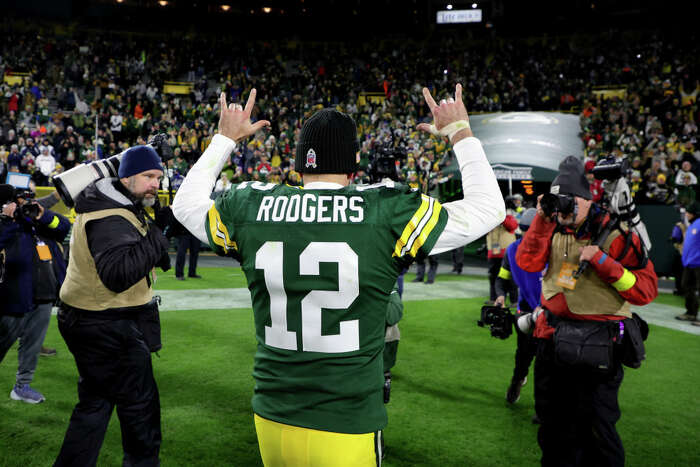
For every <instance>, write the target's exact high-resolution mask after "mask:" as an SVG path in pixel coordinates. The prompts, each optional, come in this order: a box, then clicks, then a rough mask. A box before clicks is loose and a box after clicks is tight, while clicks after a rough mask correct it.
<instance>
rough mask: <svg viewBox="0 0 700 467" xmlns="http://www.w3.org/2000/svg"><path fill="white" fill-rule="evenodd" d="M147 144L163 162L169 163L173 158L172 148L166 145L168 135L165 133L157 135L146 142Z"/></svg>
mask: <svg viewBox="0 0 700 467" xmlns="http://www.w3.org/2000/svg"><path fill="white" fill-rule="evenodd" d="M148 144H149V145H150V146H152V147H153V149H155V150H156V152H157V153H158V155H159V156H160V158H161V159H163V161H164V162H167V161H169V160H170V159H172V158H174V157H175V155H174V154H173V148H171V147H170V144H168V135H167V134H165V133H158V134H157V135H155V136H153V137H152V138H151V139H149V140H148Z"/></svg>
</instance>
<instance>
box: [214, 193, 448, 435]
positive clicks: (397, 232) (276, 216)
mask: <svg viewBox="0 0 700 467" xmlns="http://www.w3.org/2000/svg"><path fill="white" fill-rule="evenodd" d="M312 186H313V185H312ZM446 222H447V212H446V211H445V210H444V209H442V206H441V205H440V203H439V202H438V201H437V200H435V199H433V198H430V197H428V196H425V195H422V194H420V193H419V192H418V191H415V190H411V189H410V188H409V187H407V186H405V185H400V184H393V183H388V184H377V185H370V186H348V187H339V188H337V189H302V188H299V187H291V186H288V185H274V184H265V183H260V182H245V183H242V184H240V185H236V186H234V187H233V188H232V189H231V190H229V191H228V192H227V193H226V194H225V195H222V196H220V197H219V198H217V200H216V203H215V204H214V205H213V206H212V207H211V209H210V210H209V213H208V216H207V219H206V226H205V229H206V231H207V236H208V238H209V242H210V244H211V246H212V248H213V249H214V250H215V251H216V252H217V253H218V254H222V255H230V256H234V257H236V258H237V259H239V260H240V262H241V266H242V269H243V271H244V273H245V275H246V278H247V280H248V288H249V289H250V292H251V297H252V302H253V310H254V314H255V328H256V338H257V342H258V346H257V352H256V354H255V366H254V370H253V376H254V377H255V381H256V385H255V391H254V396H253V410H254V412H255V413H256V414H257V415H259V416H260V417H262V418H264V419H267V420H271V421H274V422H277V423H281V424H285V425H292V426H297V427H304V428H310V429H313V430H321V431H327V432H335V433H351V434H363V433H371V432H376V431H378V430H380V429H382V428H383V427H384V426H385V425H386V423H387V416H386V410H385V408H384V404H383V400H382V385H383V382H384V378H383V365H382V350H383V347H384V332H385V322H386V309H387V301H388V300H389V296H390V293H391V291H392V288H393V286H394V283H395V282H396V278H397V276H398V275H399V273H400V271H401V269H402V268H403V267H404V266H406V265H407V264H409V263H410V262H411V261H412V260H413V259H414V258H415V257H419V258H420V257H424V256H427V254H428V253H429V252H430V251H431V249H432V248H433V245H434V244H435V242H436V240H437V238H438V237H439V235H440V233H441V232H442V231H443V229H444V227H445V223H446Z"/></svg>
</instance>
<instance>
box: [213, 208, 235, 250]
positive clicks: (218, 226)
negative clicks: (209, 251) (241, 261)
mask: <svg viewBox="0 0 700 467" xmlns="http://www.w3.org/2000/svg"><path fill="white" fill-rule="evenodd" d="M208 218H209V233H210V234H211V239H212V241H213V242H214V243H215V244H216V245H218V246H220V247H221V248H223V250H224V251H228V250H231V249H233V250H238V245H236V242H234V241H232V240H231V238H230V237H229V234H228V229H227V228H226V226H225V225H224V223H223V222H221V216H220V215H219V211H217V210H216V205H214V204H212V206H211V208H209V213H208Z"/></svg>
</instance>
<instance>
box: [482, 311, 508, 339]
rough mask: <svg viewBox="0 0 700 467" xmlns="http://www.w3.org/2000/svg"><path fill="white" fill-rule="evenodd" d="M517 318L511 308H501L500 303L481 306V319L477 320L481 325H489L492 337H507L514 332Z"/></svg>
mask: <svg viewBox="0 0 700 467" xmlns="http://www.w3.org/2000/svg"><path fill="white" fill-rule="evenodd" d="M514 322H515V318H514V317H513V313H511V311H510V308H501V307H500V306H498V305H486V306H483V307H481V319H480V320H479V321H477V322H476V324H477V325H478V326H479V327H482V328H483V327H486V326H488V327H489V330H490V331H491V336H492V337H498V338H499V339H507V338H508V337H510V335H511V334H513V323H514Z"/></svg>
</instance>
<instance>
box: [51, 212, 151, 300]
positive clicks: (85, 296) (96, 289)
mask: <svg viewBox="0 0 700 467" xmlns="http://www.w3.org/2000/svg"><path fill="white" fill-rule="evenodd" d="M114 215H117V216H122V217H123V218H125V219H126V220H128V221H129V222H131V223H132V224H133V225H134V227H136V229H137V230H138V231H139V233H140V234H141V235H142V236H146V233H147V232H148V230H147V229H148V227H147V226H145V225H143V224H141V222H140V221H139V219H138V218H137V217H136V215H135V214H134V213H133V212H131V211H129V210H128V209H123V208H116V209H104V210H102V211H94V212H90V213H87V214H78V216H77V217H76V218H75V223H74V224H73V233H72V234H71V239H70V253H69V256H70V258H69V261H68V271H67V273H66V279H65V280H64V281H63V285H62V286H61V292H60V297H61V301H63V302H64V303H66V304H68V305H70V306H72V307H75V308H81V309H83V310H91V311H101V310H107V309H109V308H122V307H131V306H140V305H144V304H146V303H148V302H149V301H150V300H151V298H152V297H153V291H152V290H151V287H150V286H149V285H148V281H147V280H146V278H145V277H144V278H143V279H141V280H140V281H139V282H137V283H136V284H134V285H132V286H131V287H130V288H129V289H127V290H125V291H124V292H121V293H116V292H112V291H111V290H109V289H108V288H107V287H105V285H104V284H103V283H102V281H101V280H100V276H99V275H98V274H97V267H96V266H95V260H94V258H93V257H92V255H91V254H90V248H89V247H88V241H87V235H86V233H85V226H86V225H87V223H88V222H90V221H92V220H96V219H102V218H104V217H108V216H114Z"/></svg>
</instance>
